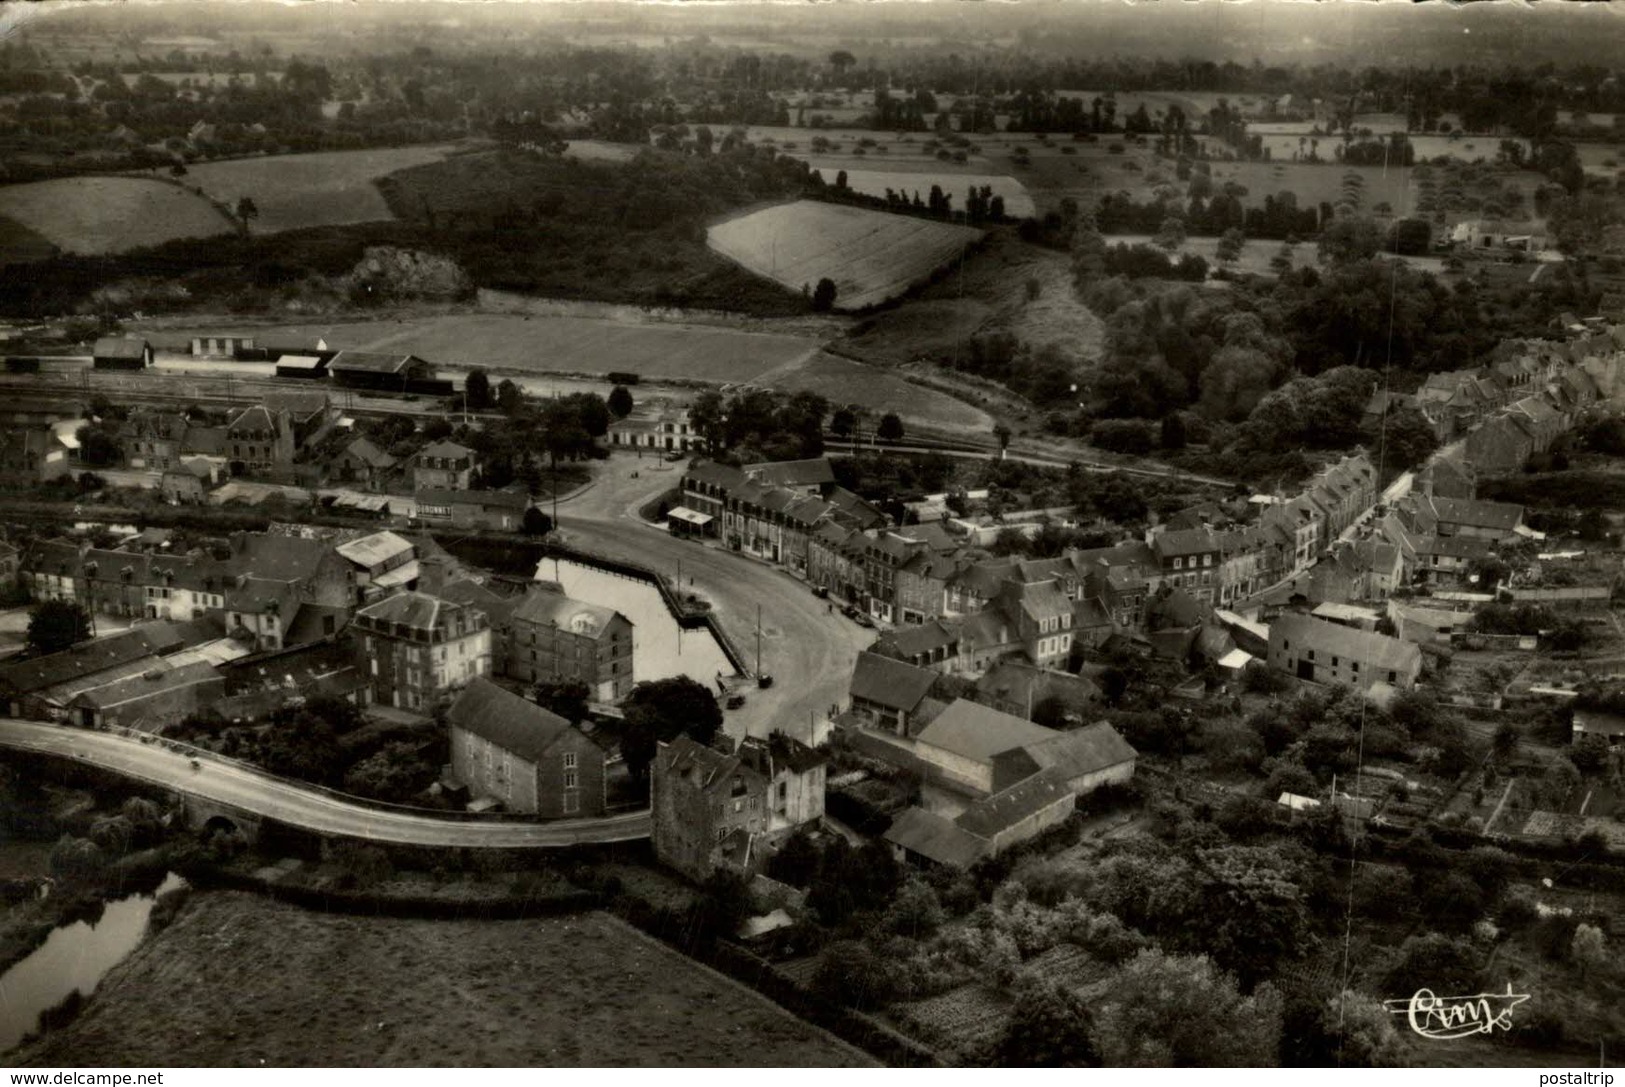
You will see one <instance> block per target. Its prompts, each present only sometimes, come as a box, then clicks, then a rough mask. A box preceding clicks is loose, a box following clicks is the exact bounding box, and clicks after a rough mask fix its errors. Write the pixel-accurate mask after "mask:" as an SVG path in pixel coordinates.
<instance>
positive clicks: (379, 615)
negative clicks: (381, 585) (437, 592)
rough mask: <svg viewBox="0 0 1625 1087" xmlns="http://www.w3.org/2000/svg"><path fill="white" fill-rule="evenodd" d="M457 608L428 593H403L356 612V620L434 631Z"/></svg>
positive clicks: (385, 598) (387, 597)
mask: <svg viewBox="0 0 1625 1087" xmlns="http://www.w3.org/2000/svg"><path fill="white" fill-rule="evenodd" d="M457 607H458V605H456V604H451V603H448V602H447V601H444V600H441V599H440V598H439V597H436V596H430V595H429V594H428V593H419V592H404V593H396V594H395V595H394V596H386V597H384V598H383V599H382V600H380V601H378V602H376V603H373V604H368V605H367V606H366V607H364V608H362V609H361V610H360V611H358V612H356V618H358V619H361V618H365V619H368V620H370V621H372V622H373V623H375V624H376V623H385V624H388V623H404V624H406V625H407V626H408V627H411V628H412V629H414V630H434V629H436V628H437V627H439V626H441V625H443V622H444V619H445V616H446V614H447V613H449V612H450V611H453V610H455V609H456V608H457Z"/></svg>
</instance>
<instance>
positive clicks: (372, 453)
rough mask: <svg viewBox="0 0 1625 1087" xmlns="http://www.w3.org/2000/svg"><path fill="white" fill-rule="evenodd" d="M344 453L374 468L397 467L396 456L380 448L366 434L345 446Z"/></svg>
mask: <svg viewBox="0 0 1625 1087" xmlns="http://www.w3.org/2000/svg"><path fill="white" fill-rule="evenodd" d="M344 453H345V454H346V455H348V456H351V457H354V458H355V459H356V460H359V461H361V462H363V463H365V464H366V465H368V466H369V467H372V468H377V469H380V470H383V469H387V468H393V467H395V458H394V457H392V456H390V455H389V454H388V453H386V452H384V451H383V450H382V449H379V448H378V447H377V446H376V445H374V444H373V443H372V441H371V439H369V438H367V437H366V436H364V435H363V436H361V437H358V438H356V440H355V441H353V442H351V443H350V444H349V445H347V446H345V447H344Z"/></svg>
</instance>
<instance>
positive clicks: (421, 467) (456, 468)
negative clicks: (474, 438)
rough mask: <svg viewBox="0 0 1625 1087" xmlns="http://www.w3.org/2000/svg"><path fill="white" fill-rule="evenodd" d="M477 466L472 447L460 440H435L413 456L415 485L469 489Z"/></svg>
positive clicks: (417, 487) (426, 487)
mask: <svg viewBox="0 0 1625 1087" xmlns="http://www.w3.org/2000/svg"><path fill="white" fill-rule="evenodd" d="M475 467H476V465H475V463H474V451H473V450H472V449H470V448H468V447H467V446H464V445H458V444H457V443H456V442H448V441H439V442H434V443H432V444H430V445H426V446H424V447H423V448H422V449H420V450H418V453H417V456H415V457H413V458H412V486H413V487H414V488H415V489H417V490H420V491H430V490H442V491H466V490H468V488H469V486H470V484H471V483H472V481H473V478H474V470H475Z"/></svg>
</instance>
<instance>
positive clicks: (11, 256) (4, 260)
mask: <svg viewBox="0 0 1625 1087" xmlns="http://www.w3.org/2000/svg"><path fill="white" fill-rule="evenodd" d="M56 252H57V248H56V246H54V245H52V244H51V243H50V242H49V241H47V240H46V239H45V237H44V236H43V235H41V234H40V233H39V232H38V231H37V230H29V229H28V228H27V227H26V226H23V224H21V223H19V222H18V221H17V220H15V219H11V218H8V217H7V216H4V215H0V268H4V267H5V266H6V265H8V264H28V263H30V262H32V261H36V260H48V259H50V258H51V257H53V256H55V255H56Z"/></svg>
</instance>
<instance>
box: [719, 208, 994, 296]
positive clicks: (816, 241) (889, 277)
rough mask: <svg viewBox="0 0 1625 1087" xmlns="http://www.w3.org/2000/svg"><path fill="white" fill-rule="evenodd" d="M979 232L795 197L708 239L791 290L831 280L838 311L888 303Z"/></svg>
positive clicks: (729, 223) (730, 256) (726, 226)
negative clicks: (790, 201) (826, 279)
mask: <svg viewBox="0 0 1625 1087" xmlns="http://www.w3.org/2000/svg"><path fill="white" fill-rule="evenodd" d="M982 236H983V235H982V231H980V230H973V229H971V228H969V227H963V226H953V225H950V224H948V223H939V222H933V221H931V220H929V219H918V218H915V217H913V216H909V215H892V214H889V213H887V212H882V211H869V210H866V209H864V208H850V207H842V206H840V205H836V204H825V203H820V202H818V201H814V200H798V201H796V202H794V203H791V204H780V205H777V206H775V207H770V208H764V209H762V210H760V211H756V212H752V213H750V214H748V215H743V216H740V217H739V218H736V219H729V220H726V221H724V222H721V223H718V224H716V225H714V226H712V227H710V228H709V229H708V230H707V231H706V244H708V245H709V246H710V247H711V249H712V250H713V251H714V252H716V253H719V254H720V255H722V256H724V257H727V258H728V259H729V260H732V261H734V262H736V263H738V264H739V265H741V266H742V267H744V268H745V269H747V270H749V271H751V272H754V273H756V274H757V275H760V276H765V277H767V278H768V279H772V280H774V281H776V282H778V283H782V284H783V285H784V286H786V287H789V288H790V289H791V290H801V289H802V288H804V287H805V288H806V289H807V290H809V291H810V290H812V288H813V287H814V286H815V285H816V284H817V283H818V281H819V280H820V279H824V278H828V279H830V280H831V281H833V282H834V284H835V291H836V293H835V308H837V309H842V310H861V309H867V308H868V307H870V306H877V305H880V304H881V303H883V302H888V301H890V300H892V299H894V298H896V297H898V296H899V295H902V294H903V293H905V292H906V291H907V290H908V289H909V288H910V287H912V286H914V285H915V284H916V283H919V282H922V281H923V280H925V279H927V278H929V277H930V276H931V275H932V273H934V272H935V271H936V270H937V269H939V268H941V267H942V266H943V265H944V264H947V263H948V262H949V261H952V260H953V259H955V258H956V257H958V256H960V255H961V254H962V253H964V251H965V250H966V249H967V248H968V247H969V246H971V245H973V244H975V243H976V242H978V241H980V240H981V238H982Z"/></svg>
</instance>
